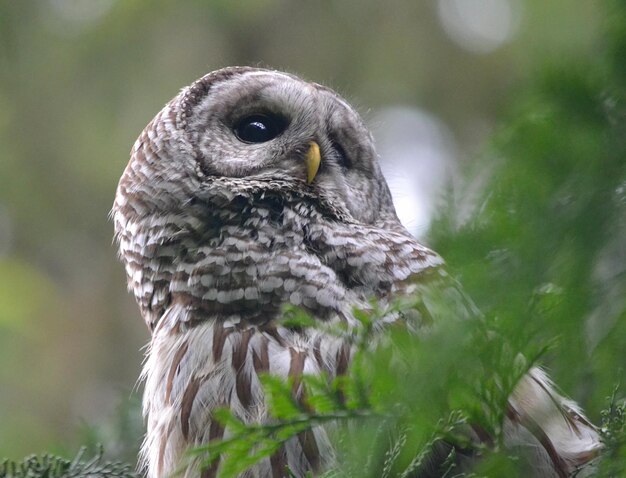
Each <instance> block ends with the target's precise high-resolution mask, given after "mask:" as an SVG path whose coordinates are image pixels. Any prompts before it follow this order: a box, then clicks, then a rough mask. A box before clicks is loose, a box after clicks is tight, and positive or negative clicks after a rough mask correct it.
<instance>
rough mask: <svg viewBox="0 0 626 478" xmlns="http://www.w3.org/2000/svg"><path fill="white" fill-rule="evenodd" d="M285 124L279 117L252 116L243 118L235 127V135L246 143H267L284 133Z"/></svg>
mask: <svg viewBox="0 0 626 478" xmlns="http://www.w3.org/2000/svg"><path fill="white" fill-rule="evenodd" d="M284 129H285V122H284V121H283V120H282V119H281V118H278V117H274V116H267V115H252V116H247V117H245V118H243V119H242V120H241V121H239V123H237V125H236V126H235V135H237V138H239V140H241V141H243V142H244V143H265V142H266V141H270V140H272V139H274V138H275V137H276V136H278V135H279V134H280V133H282V132H283V130H284Z"/></svg>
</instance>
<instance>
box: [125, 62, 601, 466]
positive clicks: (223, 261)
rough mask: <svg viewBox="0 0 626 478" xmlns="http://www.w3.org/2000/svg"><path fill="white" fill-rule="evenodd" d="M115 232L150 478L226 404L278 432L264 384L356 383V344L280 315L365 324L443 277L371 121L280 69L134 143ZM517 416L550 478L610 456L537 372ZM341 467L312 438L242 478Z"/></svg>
mask: <svg viewBox="0 0 626 478" xmlns="http://www.w3.org/2000/svg"><path fill="white" fill-rule="evenodd" d="M113 218H114V222H115V230H116V238H117V241H118V243H119V250H120V256H121V258H122V261H123V262H124V265H125V268H126V273H127V277H128V285H129V289H130V290H131V291H132V293H133V294H134V295H135V298H136V300H137V303H138V305H139V308H140V311H141V314H142V316H143V318H144V320H145V321H146V323H147V324H148V326H149V327H150V329H151V331H152V340H151V346H150V349H149V351H148V356H147V360H146V363H145V365H144V371H143V377H144V380H145V390H144V413H145V416H146V421H147V434H146V438H145V442H144V445H143V448H142V450H143V451H142V454H143V458H144V461H145V464H146V467H147V472H148V476H149V477H150V478H156V477H163V476H167V475H168V474H169V473H170V472H172V471H173V470H175V469H176V468H177V467H179V466H180V465H181V463H182V462H181V460H183V458H184V457H185V456H186V455H185V453H186V451H187V450H188V449H190V448H193V447H196V446H199V445H202V444H204V443H207V442H208V441H210V440H217V439H220V438H222V437H223V436H224V433H225V430H224V429H223V428H222V427H221V425H219V423H217V422H215V421H213V420H212V419H211V413H212V411H213V410H214V409H215V408H217V407H223V406H227V407H228V408H230V410H231V411H232V413H233V414H234V415H235V416H237V417H239V418H240V419H241V420H243V421H244V422H252V423H254V422H264V421H266V420H267V419H268V411H267V407H266V403H265V397H264V395H263V390H262V387H261V383H260V380H259V376H260V375H262V374H264V373H267V372H269V373H271V374H274V375H277V376H280V377H283V378H287V377H292V378H294V379H296V378H297V377H299V376H300V375H302V374H304V373H306V374H321V373H325V374H328V375H329V377H330V378H332V377H334V376H337V375H341V374H344V373H346V371H347V370H348V368H349V365H350V361H351V354H352V348H351V345H350V344H349V343H346V342H344V341H342V340H339V339H337V337H335V336H330V335H326V334H325V333H323V332H322V331H320V330H316V329H304V330H300V331H294V330H292V329H288V328H285V327H283V326H281V325H280V322H278V321H277V319H279V318H280V316H281V310H282V308H283V306H284V305H286V304H292V305H295V306H298V307H302V308H304V309H305V310H306V311H307V312H308V313H309V314H310V315H311V316H312V317H314V318H315V319H316V320H319V321H325V322H327V323H344V324H348V326H354V327H358V326H359V324H360V322H359V321H358V320H356V318H355V317H354V316H353V310H354V307H356V308H361V309H367V308H368V307H370V304H371V302H370V301H371V299H372V298H374V299H376V300H378V301H380V302H381V303H384V302H385V301H389V300H393V299H394V298H395V297H400V296H402V295H403V294H408V293H415V290H416V289H417V290H419V287H420V285H421V284H438V283H439V282H440V281H444V279H445V277H446V276H447V275H446V273H445V271H444V270H443V261H442V260H441V258H440V257H439V256H438V255H437V254H436V253H434V252H433V251H431V250H429V249H428V248H426V247H424V246H422V245H420V244H419V243H417V242H416V241H415V239H414V238H413V237H412V236H411V235H410V234H409V233H408V232H407V231H406V230H405V229H404V228H403V227H402V225H401V224H400V223H399V222H398V220H397V217H396V215H395V212H394V209H393V204H392V201H391V196H390V194H389V190H388V188H387V185H386V183H385V181H384V178H383V177H382V174H381V172H380V168H379V166H378V163H377V159H376V152H375V149H374V146H373V142H372V139H371V135H370V133H369V132H368V131H367V129H366V128H365V126H364V125H363V122H362V121H361V119H360V118H359V116H358V114H357V113H356V112H355V111H354V110H353V109H352V108H351V107H350V106H349V105H348V104H347V103H346V102H345V100H343V99H342V98H341V97H339V96H338V95H337V94H336V93H334V92H332V91H331V90H329V89H327V88H325V87H322V86H320V85H317V84H314V83H308V82H305V81H302V80H300V79H299V78H297V77H294V76H293V75H289V74H286V73H281V72H275V71H268V70H260V69H254V68H247V67H244V68H227V69H223V70H218V71H216V72H213V73H210V74H208V75H206V76H205V77H203V78H201V79H199V80H198V81H196V82H194V83H193V84H192V85H190V86H189V87H187V88H184V89H183V90H182V91H181V92H180V94H179V95H177V96H176V97H175V98H174V99H172V100H171V101H170V102H169V103H168V104H167V105H166V106H165V107H164V108H163V109H162V110H161V111H160V112H159V113H158V114H157V115H156V117H155V118H154V119H153V120H152V121H151V122H150V123H149V124H148V126H147V127H146V128H145V130H144V131H143V132H142V134H141V135H140V136H139V138H138V139H137V141H136V143H135V145H134V146H133V149H132V152H131V160H130V162H129V164H128V166H127V167H126V170H125V171H124V174H123V176H122V178H121V180H120V183H119V186H118V190H117V195H116V199H115V203H114V207H113ZM457 295H459V294H457ZM386 320H387V321H388V322H393V321H394V320H403V319H402V318H399V317H389V318H387V319H386ZM295 392H296V393H299V390H296V391H295ZM528 397H532V401H531V402H532V404H531V405H528V403H529V401H528V400H527V398H528ZM510 406H511V409H512V410H515V420H513V419H512V418H511V419H509V421H508V422H507V424H506V426H508V427H509V428H510V430H512V432H511V433H512V435H513V436H517V435H518V433H517V431H518V430H524V431H525V435H524V433H519V435H520V436H521V435H524V436H526V435H528V436H529V437H531V438H533V437H534V438H533V439H534V440H535V442H534V443H533V444H531V446H535V447H536V448H537V449H541V450H543V451H542V452H541V453H539V452H538V453H537V457H538V460H540V461H541V470H542V471H541V472H538V473H537V476H545V477H548V476H567V474H568V473H570V472H571V471H572V470H574V468H575V467H576V466H577V465H578V464H580V463H581V462H583V461H584V457H589V456H591V455H592V454H593V453H592V452H593V451H594V450H597V447H598V446H599V445H598V443H599V442H598V439H597V434H596V432H595V430H594V429H593V427H592V426H590V425H589V426H587V425H584V424H582V422H580V423H579V429H583V430H584V433H580V434H578V433H579V430H577V431H576V433H574V432H573V431H572V429H571V426H570V421H569V420H570V419H571V417H572V416H574V415H576V416H582V415H580V412H579V411H578V410H577V409H576V408H575V406H573V404H572V403H571V402H569V401H566V400H565V399H563V398H562V397H561V396H560V395H558V394H557V393H556V392H555V391H554V389H553V387H552V385H551V383H550V382H549V380H548V379H547V378H546V377H545V375H543V374H542V373H541V372H540V371H539V370H535V371H533V372H532V373H531V374H529V376H528V377H527V378H526V379H525V380H524V381H523V383H522V384H521V385H520V388H519V389H518V390H517V391H516V394H514V396H512V398H511V403H510ZM550 407H552V408H550ZM547 413H549V414H551V415H550V416H552V415H556V416H557V418H555V419H554V420H553V421H552V422H550V428H549V429H546V430H544V429H541V427H539V431H540V432H542V433H543V435H541V437H540V438H539V437H537V436H535V435H533V433H534V432H528V429H529V428H528V424H529V423H534V422H536V421H537V417H538V416H542V417H544V416H545V415H546V414H547ZM559 417H560V418H559ZM577 423H578V422H577ZM531 428H532V427H531ZM537 433H538V432H537ZM577 434H578V435H577ZM587 459H588V458H587ZM332 460H333V447H332V443H331V442H330V440H329V438H328V436H327V435H326V433H325V431H324V429H323V428H316V429H315V430H314V431H311V432H307V433H306V434H304V435H298V437H295V438H293V439H290V440H289V441H288V442H287V443H286V445H285V446H284V447H282V448H281V449H280V451H279V452H277V453H275V454H274V455H272V456H271V457H270V458H268V459H265V460H263V461H262V462H261V463H260V464H258V465H256V466H255V468H254V469H253V470H252V471H250V472H249V475H246V476H258V477H280V476H284V473H285V467H286V466H288V467H289V469H290V470H291V472H292V473H294V474H295V475H296V476H304V475H305V474H306V473H307V472H308V471H310V470H323V469H324V468H325V467H327V466H329V465H330V464H331V463H332ZM185 466H186V468H185V471H184V476H187V477H192V476H198V474H199V472H198V466H199V463H198V461H195V462H194V461H192V462H190V463H187V464H186V465H185ZM218 466H219V465H217V464H216V465H215V466H214V467H213V468H211V469H209V470H206V471H205V472H204V474H203V475H202V476H203V477H210V476H215V475H216V473H217V469H218V468H217V467H218Z"/></svg>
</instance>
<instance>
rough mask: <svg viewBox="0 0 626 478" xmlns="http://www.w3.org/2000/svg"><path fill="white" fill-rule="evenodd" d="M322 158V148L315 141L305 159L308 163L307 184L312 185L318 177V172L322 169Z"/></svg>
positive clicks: (310, 144)
mask: <svg viewBox="0 0 626 478" xmlns="http://www.w3.org/2000/svg"><path fill="white" fill-rule="evenodd" d="M321 160H322V158H321V156H320V147H319V145H318V144H317V143H316V142H315V141H311V143H309V150H308V151H307V153H306V156H305V157H304V161H305V162H306V182H307V184H311V183H312V182H313V180H314V179H315V176H316V175H317V171H318V170H319V169H320V162H321Z"/></svg>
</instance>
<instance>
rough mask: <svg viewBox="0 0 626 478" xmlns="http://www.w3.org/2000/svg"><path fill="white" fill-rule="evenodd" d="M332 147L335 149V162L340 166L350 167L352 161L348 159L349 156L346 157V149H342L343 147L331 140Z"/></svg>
mask: <svg viewBox="0 0 626 478" xmlns="http://www.w3.org/2000/svg"><path fill="white" fill-rule="evenodd" d="M333 149H334V150H335V153H336V156H337V162H338V163H339V165H340V166H341V167H342V168H345V169H350V167H351V166H352V162H351V161H350V158H348V155H347V154H346V150H345V149H343V147H342V146H341V145H340V144H339V143H337V142H336V141H333Z"/></svg>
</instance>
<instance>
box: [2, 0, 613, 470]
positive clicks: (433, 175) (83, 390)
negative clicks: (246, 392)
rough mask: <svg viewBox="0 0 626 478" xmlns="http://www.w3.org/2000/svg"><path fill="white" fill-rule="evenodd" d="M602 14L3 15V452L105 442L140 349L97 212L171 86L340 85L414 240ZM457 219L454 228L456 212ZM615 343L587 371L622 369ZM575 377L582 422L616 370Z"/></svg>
mask: <svg viewBox="0 0 626 478" xmlns="http://www.w3.org/2000/svg"><path fill="white" fill-rule="evenodd" d="M605 10H606V9H603V8H602V7H601V5H600V3H599V2H576V6H575V8H573V6H572V2H570V1H565V0H551V1H550V2H546V1H544V0H424V1H412V2H411V1H409V2H407V1H398V0H389V1H386V2H380V1H378V0H322V1H319V2H298V1H288V0H250V1H244V2H233V1H229V0H212V1H210V0H189V1H184V2H167V1H159V0H153V1H147V0H133V1H122V0H20V1H10V0H0V456H9V457H13V458H17V457H20V456H22V455H24V454H27V453H31V452H39V451H41V450H61V451H63V450H75V446H76V445H78V444H79V443H80V442H81V440H83V437H84V436H85V433H87V434H88V433H89V432H88V431H87V432H86V431H85V430H86V429H87V430H89V429H91V427H96V428H100V429H104V430H105V432H103V433H105V434H106V429H107V427H109V426H110V423H111V422H112V421H113V420H114V419H113V418H112V417H115V416H118V415H119V413H120V412H119V410H118V408H119V407H120V403H127V402H129V401H130V402H136V400H137V399H136V396H137V391H136V390H135V391H133V388H134V387H135V383H136V380H137V377H138V375H139V371H140V367H141V361H142V350H141V349H142V347H143V346H144V344H146V342H147V341H148V339H149V334H148V331H147V329H146V328H145V326H144V324H143V322H142V320H141V318H140V317H139V314H138V310H137V308H136V306H135V304H134V303H133V300H132V299H131V297H130V296H129V295H128V294H127V292H126V289H125V282H126V280H125V276H124V272H123V269H122V266H121V265H120V264H119V263H118V261H117V259H116V252H115V248H114V247H113V245H112V234H113V227H112V224H111V222H110V220H109V218H108V213H109V210H110V207H111V204H112V202H113V196H114V193H115V188H116V185H117V181H118V179H119V177H120V175H121V173H122V170H123V168H124V166H125V164H126V162H127V161H128V152H129V150H130V147H131V145H132V144H133V142H134V140H135V138H136V137H137V136H138V135H139V133H140V132H141V130H142V129H143V127H144V126H145V125H146V124H147V122H148V121H149V120H150V119H151V118H152V117H153V116H154V115H155V114H156V113H157V112H158V111H159V109H160V108H161V107H162V105H163V104H164V103H165V102H166V101H168V100H169V99H170V98H171V97H172V96H174V95H175V94H176V93H177V91H178V90H179V89H180V88H181V87H183V86H185V85H187V84H189V83H190V82H192V81H193V80H195V79H196V78H198V77H199V76H202V75H203V74H205V73H207V72H209V71H211V70H214V69H217V68H220V67H223V66H228V65H257V66H264V67H271V68H276V69H281V70H287V71H290V72H293V73H296V74H298V75H300V76H302V77H304V78H306V79H309V80H313V81H316V82H319V83H323V84H326V85H328V86H330V87H332V88H334V89H336V90H337V91H339V92H340V93H341V94H342V95H344V96H345V97H346V98H347V99H348V100H349V101H350V102H352V103H353V104H354V105H355V106H356V107H357V108H358V109H359V111H360V112H361V113H362V115H363V116H364V118H365V120H366V122H367V123H368V124H369V125H370V127H371V128H372V130H373V131H374V135H375V138H376V140H377V144H378V146H379V153H380V155H381V161H382V166H383V169H384V172H385V174H386V176H387V178H388V180H389V183H390V186H391V188H392V191H393V194H394V198H395V201H396V204H397V206H398V212H399V215H400V217H401V219H402V220H403V221H404V223H405V225H406V226H407V227H408V228H409V229H410V230H411V231H412V232H414V233H415V234H416V235H417V236H419V237H422V238H427V240H428V231H429V226H430V224H431V220H432V219H433V214H434V212H435V211H436V210H437V209H438V205H440V204H441V203H442V199H441V198H442V197H444V193H445V192H446V191H448V192H450V190H451V189H455V190H456V189H461V190H463V191H465V192H464V193H463V194H465V195H466V196H463V197H468V196H467V194H470V193H471V192H472V190H474V191H476V190H481V187H482V186H481V184H482V183H481V181H480V180H481V178H483V179H484V177H483V176H481V174H480V171H478V173H477V171H476V168H474V170H473V173H472V175H471V179H467V177H468V176H467V174H465V171H468V170H472V166H471V165H472V163H473V162H475V161H476V158H477V157H480V156H483V155H484V151H485V144H486V143H488V142H489V141H490V138H492V137H493V134H494V132H497V130H498V125H499V121H500V120H501V118H502V116H503V115H504V114H505V113H507V112H509V111H510V110H511V107H512V105H514V104H515V102H516V100H517V97H518V93H519V92H520V91H524V89H525V88H526V86H527V85H528V84H529V83H531V82H532V81H533V75H535V73H536V70H537V69H538V68H539V67H540V65H543V64H545V63H549V62H553V61H555V60H559V59H562V58H572V59H577V58H593V57H594V56H595V55H596V54H597V53H598V51H599V50H598V49H599V48H601V46H602V44H603V40H602V32H603V28H604V22H605V18H606V11H605ZM585 61H586V60H585ZM581 64H583V65H584V62H583V63H581ZM583 68H584V67H583ZM494 156H497V154H496V155H494ZM475 164H483V163H475ZM478 169H479V170H482V166H481V167H480V168H478ZM470 196H471V194H470ZM460 202H461V203H463V204H461V205H462V206H463V205H465V206H467V205H468V204H469V205H471V204H472V202H471V201H460ZM466 209H467V208H466ZM459 211H460V216H461V222H462V216H463V214H466V215H469V214H471V207H470V208H469V209H468V210H466V211H465V212H464V213H463V208H462V207H461V208H459ZM457 216H458V215H457ZM433 240H434V239H433ZM439 243H440V244H441V245H442V247H443V249H444V250H443V251H442V252H443V253H444V256H445V255H446V254H445V252H446V251H445V249H446V245H447V244H448V245H449V243H446V242H445V241H443V240H441V238H440V239H439ZM616 247H617V250H618V252H619V251H622V252H623V246H620V245H619V244H618V245H617V246H616ZM452 257H453V262H454V257H455V256H454V254H452ZM610 257H612V256H610ZM459 262H462V261H460V260H459ZM608 263H609V264H610V263H612V262H611V260H608ZM609 269H610V267H609ZM620 273H622V274H623V272H620ZM622 277H623V275H622ZM618 295H619V294H618ZM620 310H622V309H620ZM577 332H581V331H580V330H578V329H577ZM605 332H606V331H605ZM606 333H608V332H606ZM603 337H604V336H603V335H602V336H600V337H599V338H598V337H596V339H594V340H595V341H596V342H595V343H598V342H599V341H601V340H602V338H603ZM580 343H584V340H583V341H582V342H580ZM611 347H612V348H609V352H606V354H608V358H605V359H604V360H605V361H604V362H602V363H601V364H599V365H597V367H601V366H604V367H605V368H608V369H609V370H612V367H613V365H610V364H611V363H614V364H615V365H614V368H617V366H618V365H617V364H618V363H620V361H621V363H623V354H622V353H621V352H619V349H618V348H617V345H616V344H612V345H611ZM578 350H580V349H578ZM611 351H612V352H611ZM580 353H581V354H582V355H584V353H583V352H580ZM611 353H614V355H611ZM620 354H621V358H620V357H619V355H620ZM612 360H613V362H612ZM602 364H604V365H602ZM555 367H556V369H557V375H558V370H559V363H558V361H557V363H556V365H555ZM561 368H562V369H563V370H565V369H566V368H567V367H566V366H565V362H564V361H563V362H561ZM590 374H591V372H590V371H589V369H585V370H583V371H582V372H581V373H580V374H574V375H572V378H570V379H568V378H567V377H566V378H565V388H566V391H567V392H568V393H571V394H574V395H576V397H577V398H578V399H582V400H583V401H585V400H586V404H587V405H589V404H591V405H592V408H593V406H594V405H595V406H596V409H595V412H594V410H591V411H590V413H591V415H592V416H594V418H595V419H597V414H598V407H597V406H598V404H600V405H601V404H602V400H603V399H604V397H605V396H606V395H607V393H609V392H610V386H609V385H610V384H611V383H612V380H615V379H617V378H619V375H620V374H614V373H608V372H607V378H606V380H605V381H604V382H602V383H601V386H600V388H599V389H597V390H596V391H595V392H593V391H589V390H587V391H586V392H585V390H584V389H581V387H580V384H581V383H582V382H584V378H585V377H587V378H588V377H589V376H590ZM621 375H623V373H621ZM557 378H558V377H557ZM557 381H558V380H557ZM577 387H578V388H577ZM583 388H584V387H583ZM129 409H131V410H135V411H134V412H132V413H135V415H136V407H132V406H131V407H129ZM116 410H117V411H116ZM129 413H130V412H129ZM594 413H595V415H594ZM130 421H131V422H132V423H135V424H137V423H140V421H139V419H138V418H137V417H136V416H133V418H132V419H131V420H130Z"/></svg>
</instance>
